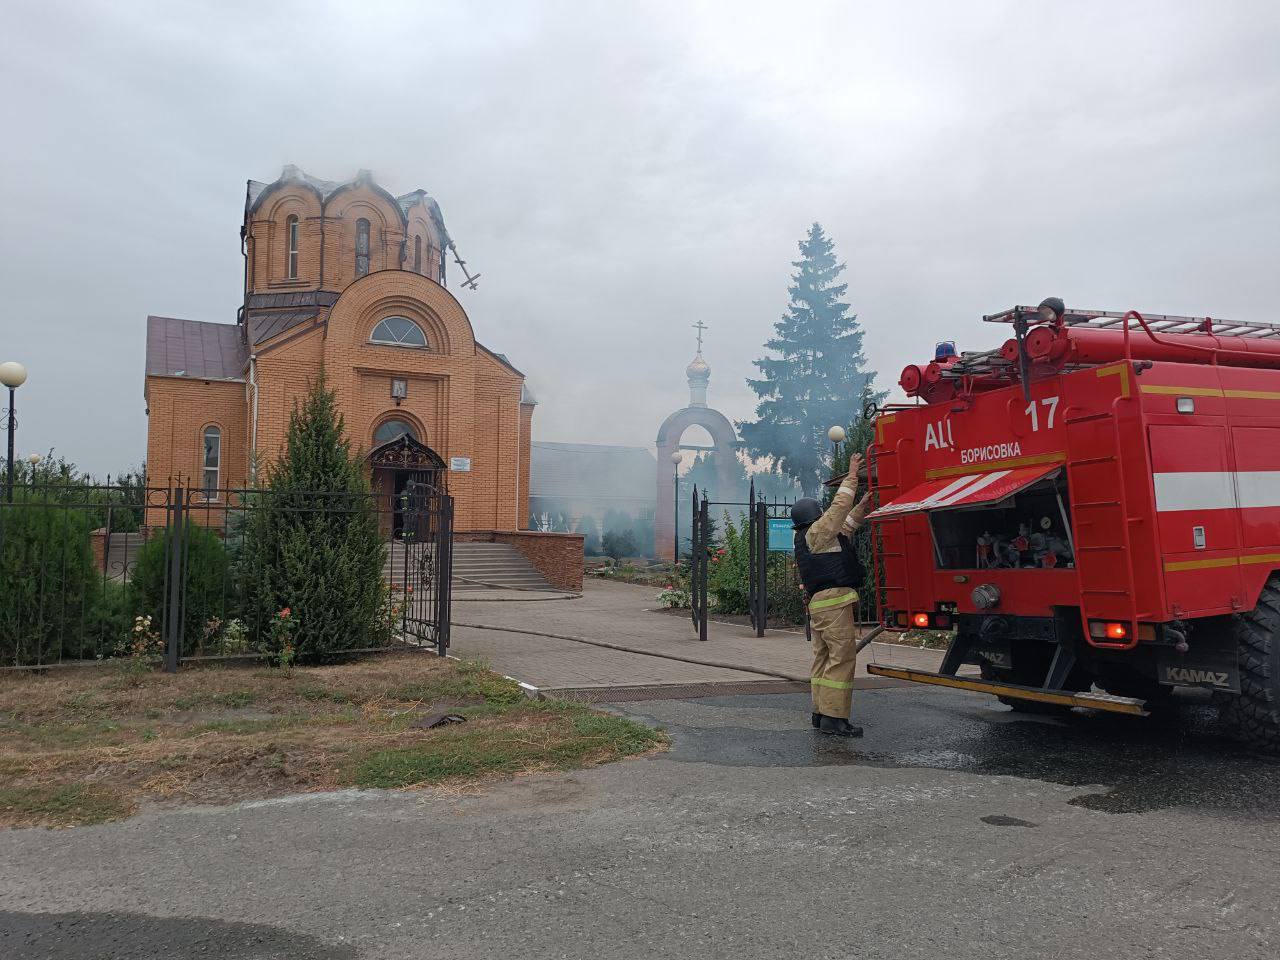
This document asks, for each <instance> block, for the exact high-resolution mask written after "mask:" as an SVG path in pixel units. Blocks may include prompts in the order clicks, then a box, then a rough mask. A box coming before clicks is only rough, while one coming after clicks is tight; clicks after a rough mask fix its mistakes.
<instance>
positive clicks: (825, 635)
mask: <svg viewBox="0 0 1280 960" xmlns="http://www.w3.org/2000/svg"><path fill="white" fill-rule="evenodd" d="M861 462H862V457H860V456H859V455H858V454H854V455H853V456H852V457H850V461H849V473H848V474H847V475H846V476H845V478H844V480H843V481H842V482H841V484H840V489H839V490H837V491H836V495H835V496H834V497H832V498H831V506H829V507H828V508H827V510H826V512H825V513H824V512H823V510H822V506H821V505H820V504H819V503H818V501H817V500H814V499H812V498H811V497H805V498H804V499H802V500H797V501H796V502H795V504H794V505H793V506H792V508H791V526H792V528H793V529H794V530H795V550H796V566H797V567H798V568H799V571H800V581H801V583H802V584H803V585H804V589H805V593H806V594H807V595H808V597H809V625H810V628H811V630H812V633H813V671H812V673H811V675H810V692H811V695H812V697H813V715H812V720H813V725H814V726H815V727H817V728H818V730H820V731H821V732H822V733H825V734H828V735H830V736H837V737H860V736H862V728H861V727H859V726H855V725H854V724H852V723H850V722H849V708H850V704H851V700H852V697H853V669H854V665H855V661H856V657H857V649H856V646H857V642H858V628H857V620H858V618H857V603H858V591H857V587H858V586H860V585H861V584H862V582H863V578H864V571H863V566H862V562H861V561H860V560H859V559H858V554H857V551H856V550H855V549H854V546H853V539H852V538H853V534H854V532H855V531H856V530H857V529H858V528H859V527H860V526H861V525H862V522H863V521H864V520H865V519H866V516H867V512H868V511H869V510H870V508H871V500H870V496H871V495H870V493H867V494H864V495H863V497H862V499H861V500H856V498H857V495H858V467H859V465H860V464H861ZM855 500H856V503H855Z"/></svg>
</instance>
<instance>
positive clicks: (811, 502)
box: [791, 497, 822, 530]
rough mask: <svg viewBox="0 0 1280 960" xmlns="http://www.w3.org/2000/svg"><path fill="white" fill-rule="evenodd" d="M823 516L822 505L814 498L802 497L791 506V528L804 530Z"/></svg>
mask: <svg viewBox="0 0 1280 960" xmlns="http://www.w3.org/2000/svg"><path fill="white" fill-rule="evenodd" d="M820 516H822V504H820V503H818V501H817V500H815V499H813V497H802V498H801V499H799V500H797V501H796V502H795V503H793V504H792V505H791V527H792V529H794V530H803V529H804V528H805V527H807V526H810V525H811V524H813V523H814V522H815V521H816V520H817V519H818V518H819V517H820Z"/></svg>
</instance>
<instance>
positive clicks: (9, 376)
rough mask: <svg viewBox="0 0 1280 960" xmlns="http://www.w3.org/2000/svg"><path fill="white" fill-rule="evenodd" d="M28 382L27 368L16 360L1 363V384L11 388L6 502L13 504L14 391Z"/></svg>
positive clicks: (15, 421)
mask: <svg viewBox="0 0 1280 960" xmlns="http://www.w3.org/2000/svg"><path fill="white" fill-rule="evenodd" d="M26 382H27V368H26V367H24V366H23V365H22V364H20V363H18V361H16V360H7V361H5V362H4V363H0V383H2V384H4V385H5V386H6V387H8V388H9V459H8V461H7V463H8V465H9V475H8V480H7V481H6V483H5V500H7V501H8V502H9V503H13V467H14V463H13V432H14V431H15V430H16V429H17V428H18V416H17V409H16V408H15V407H14V391H15V390H17V389H18V388H19V387H20V386H22V385H23V384H24V383H26Z"/></svg>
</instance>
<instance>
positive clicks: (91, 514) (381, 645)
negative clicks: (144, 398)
mask: <svg viewBox="0 0 1280 960" xmlns="http://www.w3.org/2000/svg"><path fill="white" fill-rule="evenodd" d="M452 532H453V501H452V499H451V498H450V497H449V496H448V495H447V494H445V493H443V492H441V491H439V490H437V489H435V488H434V487H432V486H430V485H428V484H422V483H416V482H413V481H410V482H409V483H407V484H405V485H404V488H403V489H402V490H401V491H400V492H398V493H396V494H394V495H386V494H375V493H357V494H346V493H332V492H316V491H272V490H257V489H223V488H220V489H217V490H196V489H189V488H187V487H184V486H182V485H175V486H171V487H140V486H109V485H87V484H39V483H37V484H21V485H18V486H16V487H15V489H14V491H13V494H12V499H11V500H9V501H8V502H5V501H4V500H3V499H0V668H39V667H47V666H54V665H58V664H65V663H73V662H74V663H83V662H87V661H102V660H115V659H121V658H129V659H135V660H147V661H155V660H158V659H163V662H164V664H165V666H166V667H167V668H168V669H176V667H177V665H178V664H179V663H180V662H181V661H183V660H207V659H218V658H227V659H230V658H255V657H257V658H273V659H277V660H284V661H290V660H293V659H323V658H327V657H332V656H339V655H346V654H353V653H363V652H371V651H375V650H390V649H405V648H424V647H426V648H434V649H435V650H436V651H437V652H438V653H440V654H443V653H444V652H445V651H446V649H447V648H448V645H449V608H450V603H451V594H450V574H451V570H452Z"/></svg>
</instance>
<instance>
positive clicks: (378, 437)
mask: <svg viewBox="0 0 1280 960" xmlns="http://www.w3.org/2000/svg"><path fill="white" fill-rule="evenodd" d="M406 434H407V435H408V437H409V439H411V440H417V439H418V431H416V430H414V429H413V424H411V423H410V422H409V421H407V420H383V421H382V423H380V424H378V429H377V430H375V431H373V445H374V446H375V447H380V446H382V445H383V444H384V443H390V442H391V441H392V440H399V439H400V438H401V437H403V436H405V435H406Z"/></svg>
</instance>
